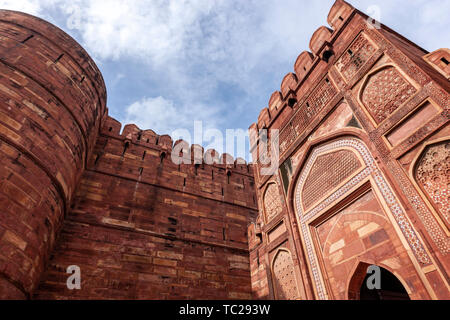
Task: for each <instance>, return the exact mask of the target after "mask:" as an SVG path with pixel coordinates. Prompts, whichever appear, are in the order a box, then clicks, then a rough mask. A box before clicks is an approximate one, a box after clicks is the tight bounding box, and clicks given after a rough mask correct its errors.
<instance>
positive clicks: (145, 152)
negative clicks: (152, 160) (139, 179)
mask: <svg viewBox="0 0 450 320" xmlns="http://www.w3.org/2000/svg"><path fill="white" fill-rule="evenodd" d="M146 155H147V151H144V154H143V155H142V160H144V159H145V156H146Z"/></svg>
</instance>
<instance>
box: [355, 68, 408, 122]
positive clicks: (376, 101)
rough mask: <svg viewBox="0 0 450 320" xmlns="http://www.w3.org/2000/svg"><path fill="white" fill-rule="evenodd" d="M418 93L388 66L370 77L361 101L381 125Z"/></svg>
mask: <svg viewBox="0 0 450 320" xmlns="http://www.w3.org/2000/svg"><path fill="white" fill-rule="evenodd" d="M416 91H417V90H416V89H415V88H414V87H413V86H412V85H411V84H410V83H409V82H408V81H406V79H405V78H403V76H402V75H401V74H400V72H398V71H397V70H396V69H395V68H394V67H393V66H388V67H385V68H383V69H380V70H378V71H377V72H375V73H374V74H372V75H371V76H370V77H369V79H368V81H367V83H366V85H365V87H364V88H363V91H362V94H361V101H362V102H363V104H364V106H365V107H366V108H367V110H368V111H369V113H370V115H371V116H372V117H373V118H374V119H375V121H376V122H377V123H381V122H383V121H384V120H385V119H386V118H388V117H389V115H391V114H392V113H393V112H394V111H395V110H397V108H398V107H400V106H401V105H402V104H404V103H405V102H406V101H407V100H408V99H409V98H410V97H411V96H412V95H414V94H415V93H416Z"/></svg>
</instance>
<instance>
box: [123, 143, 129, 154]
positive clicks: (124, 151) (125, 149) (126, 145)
mask: <svg viewBox="0 0 450 320" xmlns="http://www.w3.org/2000/svg"><path fill="white" fill-rule="evenodd" d="M129 147H130V142H128V141H127V142H125V146H124V148H123V153H122V157H123V156H124V155H125V153H126V152H127V150H128V148H129Z"/></svg>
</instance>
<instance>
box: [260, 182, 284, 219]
mask: <svg viewBox="0 0 450 320" xmlns="http://www.w3.org/2000/svg"><path fill="white" fill-rule="evenodd" d="M280 198H281V195H280V192H279V190H278V186H277V185H276V184H275V183H272V184H270V185H269V186H268V187H267V190H266V193H265V194H264V208H265V211H266V222H269V221H271V220H272V219H273V218H274V217H275V216H276V215H278V214H279V213H281V212H282V211H283V208H282V203H281V199H280Z"/></svg>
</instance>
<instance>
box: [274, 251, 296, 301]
mask: <svg viewBox="0 0 450 320" xmlns="http://www.w3.org/2000/svg"><path fill="white" fill-rule="evenodd" d="M271 271H272V278H273V284H274V290H275V296H276V298H277V299H279V300H297V299H299V297H300V294H299V286H298V281H297V277H296V276H295V268H294V260H293V259H292V254H291V252H290V251H289V250H288V249H286V248H280V249H278V250H277V253H276V254H275V255H274V257H273V259H272V263H271Z"/></svg>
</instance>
